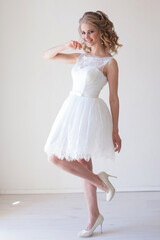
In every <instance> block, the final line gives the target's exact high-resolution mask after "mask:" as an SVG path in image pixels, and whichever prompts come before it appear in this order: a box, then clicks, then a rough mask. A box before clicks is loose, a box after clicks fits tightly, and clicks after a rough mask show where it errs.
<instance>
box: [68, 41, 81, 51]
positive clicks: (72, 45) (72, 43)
mask: <svg viewBox="0 0 160 240" xmlns="http://www.w3.org/2000/svg"><path fill="white" fill-rule="evenodd" d="M66 47H67V48H72V49H74V50H77V49H79V50H81V48H82V45H81V44H80V43H79V42H77V41H73V40H71V41H70V42H68V43H66Z"/></svg>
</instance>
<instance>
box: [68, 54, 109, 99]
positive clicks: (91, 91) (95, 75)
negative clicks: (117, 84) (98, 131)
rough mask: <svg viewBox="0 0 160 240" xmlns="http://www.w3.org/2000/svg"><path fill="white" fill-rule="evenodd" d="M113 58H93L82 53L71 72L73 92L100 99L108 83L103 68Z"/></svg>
mask: <svg viewBox="0 0 160 240" xmlns="http://www.w3.org/2000/svg"><path fill="white" fill-rule="evenodd" d="M111 58H112V57H103V58H101V57H92V56H87V53H82V54H81V55H80V56H79V57H78V59H77V63H76V64H75V65H74V66H73V68H72V70H71V75H72V78H73V87H72V92H77V93H78V94H79V95H84V96H90V97H98V96H99V93H100V91H101V89H102V88H103V87H104V85H105V84H106V83H107V77H106V76H105V75H104V74H103V68H104V66H105V64H106V63H107V62H108V61H109V60H110V59H111Z"/></svg>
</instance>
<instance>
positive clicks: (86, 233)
mask: <svg viewBox="0 0 160 240" xmlns="http://www.w3.org/2000/svg"><path fill="white" fill-rule="evenodd" d="M103 221H104V217H103V216H102V215H101V214H99V216H98V218H97V220H96V221H95V224H94V225H93V227H92V228H91V229H90V230H82V231H81V232H79V233H78V237H89V236H91V235H92V234H93V232H94V230H95V229H96V227H97V226H98V225H101V233H102V223H103Z"/></svg>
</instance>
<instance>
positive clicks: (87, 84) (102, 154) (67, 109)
mask: <svg viewBox="0 0 160 240" xmlns="http://www.w3.org/2000/svg"><path fill="white" fill-rule="evenodd" d="M111 59H112V57H92V56H88V54H87V53H81V54H80V55H79V57H78V59H77V63H76V64H75V65H74V66H73V67H72V70H71V76H72V79H73V85H72V90H71V91H70V92H69V94H68V96H67V98H66V99H65V101H64V102H63V104H62V106H61V108H60V110H59V112H58V114H57V116H56V118H55V120H54V122H53V125H52V127H51V130H50V133H49V136H48V138H47V141H46V144H45V147H44V152H45V153H46V154H47V155H48V159H49V157H50V156H51V155H55V156H57V157H58V158H59V159H61V160H63V159H64V158H65V159H66V160H67V161H73V160H78V159H85V160H86V161H89V160H90V159H92V158H94V159H97V161H98V159H99V158H104V159H105V160H115V149H114V145H113V139H112V129H113V124H112V115H111V113H110V111H109V109H108V106H107V104H106V103H105V102H104V101H103V99H102V98H100V97H99V94H100V91H101V89H102V88H103V87H104V86H105V84H106V83H107V77H106V76H105V75H104V74H103V67H104V65H105V64H106V63H108V62H109V61H110V60H111Z"/></svg>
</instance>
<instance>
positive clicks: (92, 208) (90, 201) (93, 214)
mask: <svg viewBox="0 0 160 240" xmlns="http://www.w3.org/2000/svg"><path fill="white" fill-rule="evenodd" d="M79 162H80V163H81V164H83V165H84V166H85V167H86V168H87V169H89V170H90V171H93V167H92V160H91V159H90V161H89V162H86V161H85V160H84V159H82V160H80V161H79ZM83 188H84V195H85V198H86V202H87V207H88V212H89V216H88V225H87V227H86V230H90V229H91V228H92V227H93V225H94V223H95V221H96V219H97V217H98V216H99V209H98V203H97V187H95V186H94V185H93V184H91V183H90V182H88V180H86V179H83Z"/></svg>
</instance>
